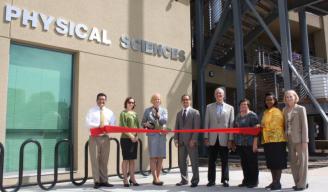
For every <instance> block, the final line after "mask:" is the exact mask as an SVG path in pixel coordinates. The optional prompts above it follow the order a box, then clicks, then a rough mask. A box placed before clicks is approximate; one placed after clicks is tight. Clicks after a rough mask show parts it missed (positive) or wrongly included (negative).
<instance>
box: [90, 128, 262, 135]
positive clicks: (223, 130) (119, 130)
mask: <svg viewBox="0 0 328 192" xmlns="http://www.w3.org/2000/svg"><path fill="white" fill-rule="evenodd" d="M260 131H261V129H260V128H259V127H242V128H210V129H184V130H158V129H143V128H128V127H120V126H104V127H101V128H92V129H90V133H91V136H97V135H101V134H105V133H125V132H130V133H169V132H173V133H213V132H215V133H235V134H244V135H254V136H255V135H258V134H259V133H260Z"/></svg>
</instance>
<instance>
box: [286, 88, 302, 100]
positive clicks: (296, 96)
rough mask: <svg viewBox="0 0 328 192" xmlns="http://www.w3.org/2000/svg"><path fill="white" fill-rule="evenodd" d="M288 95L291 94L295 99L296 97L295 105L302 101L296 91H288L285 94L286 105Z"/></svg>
mask: <svg viewBox="0 0 328 192" xmlns="http://www.w3.org/2000/svg"><path fill="white" fill-rule="evenodd" d="M288 93H291V94H292V95H294V97H295V103H298V101H299V100H300V98H299V97H298V95H297V93H296V91H294V90H292V89H291V90H288V91H285V94H284V103H287V101H286V96H287V94H288Z"/></svg>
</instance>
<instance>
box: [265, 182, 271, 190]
mask: <svg viewBox="0 0 328 192" xmlns="http://www.w3.org/2000/svg"><path fill="white" fill-rule="evenodd" d="M272 184H273V183H270V185H268V186H265V188H266V189H271V187H272Z"/></svg>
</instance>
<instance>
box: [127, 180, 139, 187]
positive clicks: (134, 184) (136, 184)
mask: <svg viewBox="0 0 328 192" xmlns="http://www.w3.org/2000/svg"><path fill="white" fill-rule="evenodd" d="M129 182H130V185H133V186H139V183H137V182H135V183H133V182H132V180H131V179H129Z"/></svg>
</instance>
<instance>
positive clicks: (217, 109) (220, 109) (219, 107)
mask: <svg viewBox="0 0 328 192" xmlns="http://www.w3.org/2000/svg"><path fill="white" fill-rule="evenodd" d="M222 109H223V103H216V113H217V114H218V115H221V113H222Z"/></svg>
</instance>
